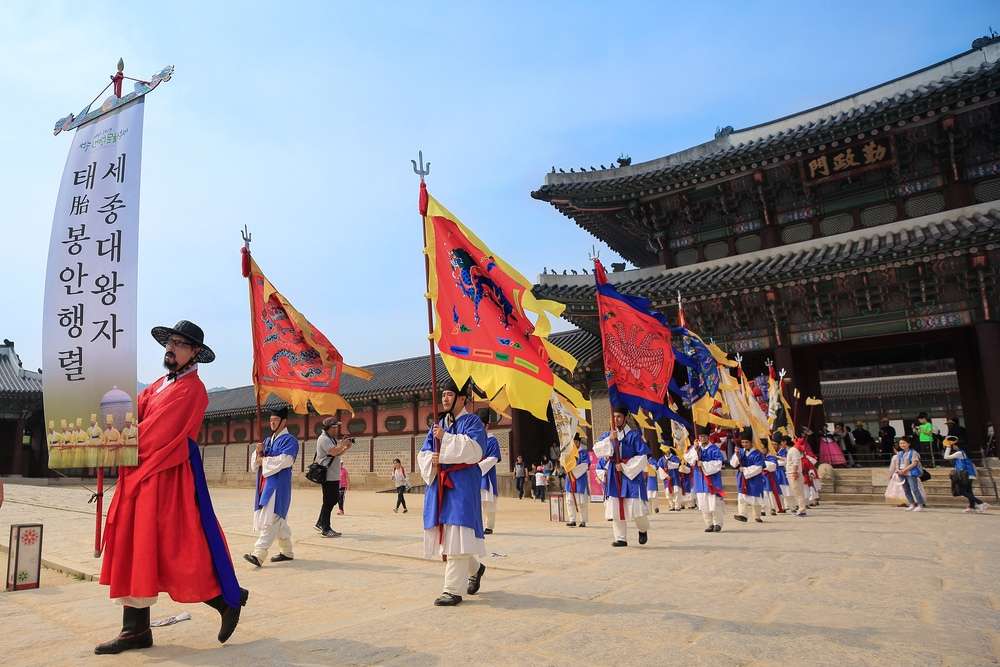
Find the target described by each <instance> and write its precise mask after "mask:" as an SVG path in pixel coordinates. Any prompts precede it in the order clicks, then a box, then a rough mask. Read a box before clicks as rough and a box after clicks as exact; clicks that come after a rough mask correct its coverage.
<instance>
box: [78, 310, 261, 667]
mask: <svg viewBox="0 0 1000 667" xmlns="http://www.w3.org/2000/svg"><path fill="white" fill-rule="evenodd" d="M152 335H153V338H154V339H156V341H157V342H158V343H160V344H161V345H163V346H164V348H166V352H165V353H164V358H163V365H164V367H165V368H166V369H167V371H168V373H167V374H166V375H165V376H164V377H162V378H160V379H159V380H157V381H156V382H154V383H153V384H151V385H149V386H148V387H146V388H145V389H144V390H143V391H142V393H140V394H139V398H138V413H139V465H138V466H137V467H135V468H120V469H119V472H118V487H117V489H116V490H115V495H114V499H113V500H112V501H111V506H110V507H109V508H108V517H107V521H106V522H105V528H104V531H105V532H104V562H103V563H102V566H101V579H100V582H101V583H102V584H104V585H107V586H110V587H111V598H112V599H114V600H115V601H116V602H118V603H119V604H121V605H123V606H124V611H123V615H122V618H123V620H122V631H121V634H119V635H118V636H117V637H116V638H114V639H112V640H111V641H108V642H105V643H103V644H100V645H99V646H97V648H95V649H94V652H95V653H98V654H104V653H121V652H122V651H127V650H130V649H139V648H149V647H150V646H152V645H153V634H152V631H151V630H150V627H149V607H150V605H152V604H153V603H155V602H156V599H157V596H158V595H159V593H160V592H165V593H167V594H168V595H170V597H171V598H172V599H173V600H175V601H177V602H204V603H206V604H208V605H209V606H211V607H212V608H214V609H216V610H217V611H218V612H219V614H220V615H221V616H222V627H221V629H220V630H219V641H220V642H225V641H226V640H227V639H229V637H230V636H231V635H232V633H233V631H234V630H235V629H236V624H237V623H239V619H240V608H241V607H242V606H243V605H244V604H246V600H247V596H248V592H247V591H246V590H245V589H242V588H240V587H239V584H238V583H237V581H236V575H235V572H234V571H233V563H232V559H231V557H230V554H229V548H228V546H227V545H226V538H225V535H224V534H223V533H222V528H221V527H220V526H219V523H218V521H217V519H216V518H215V512H214V510H213V509H212V501H211V498H210V497H209V495H208V487H207V485H206V483H205V473H204V469H203V468H202V464H201V457H200V454H199V451H198V446H197V443H196V442H195V438H196V437H197V435H198V431H199V430H200V429H201V423H202V418H203V417H204V415H205V408H206V407H207V406H208V394H207V393H206V392H205V385H204V384H202V382H201V379H199V377H198V363H210V362H211V361H213V360H214V359H215V353H214V352H212V350H211V348H209V347H208V346H207V345H205V341H204V334H203V333H202V330H201V328H199V327H198V326H197V325H195V324H192V323H191V322H188V321H181V322H178V323H177V324H176V325H175V326H174V327H173V328H170V327H156V328H154V329H153V331H152Z"/></svg>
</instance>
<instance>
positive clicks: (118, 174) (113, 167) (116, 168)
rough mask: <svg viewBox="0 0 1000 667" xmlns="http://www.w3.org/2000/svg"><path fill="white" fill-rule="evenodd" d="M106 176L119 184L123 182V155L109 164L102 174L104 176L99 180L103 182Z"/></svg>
mask: <svg viewBox="0 0 1000 667" xmlns="http://www.w3.org/2000/svg"><path fill="white" fill-rule="evenodd" d="M108 176H113V177H114V179H115V180H116V181H118V182H119V183H124V182H125V153H122V154H121V155H119V156H118V159H117V160H115V161H114V162H111V163H109V165H108V170H107V171H106V172H104V176H101V180H102V181H103V180H104V179H105V178H107V177H108Z"/></svg>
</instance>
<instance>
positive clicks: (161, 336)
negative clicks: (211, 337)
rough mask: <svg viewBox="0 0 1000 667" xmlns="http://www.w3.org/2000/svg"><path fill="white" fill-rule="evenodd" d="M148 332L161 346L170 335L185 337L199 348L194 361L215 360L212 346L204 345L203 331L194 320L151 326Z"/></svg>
mask: <svg viewBox="0 0 1000 667" xmlns="http://www.w3.org/2000/svg"><path fill="white" fill-rule="evenodd" d="M149 333H151V334H152V335H153V338H154V339H155V340H156V342H157V343H159V344H160V345H162V346H163V347H166V346H167V341H168V340H170V337H171V336H180V337H181V338H186V339H188V340H189V341H191V342H192V343H193V344H195V345H197V346H198V347H200V348H201V351H200V352H198V356H197V357H195V359H194V360H195V361H197V362H198V363H199V364H210V363H212V362H213V361H215V352H212V348H210V347H209V346H208V345H205V332H204V331H202V330H201V327H199V326H198V325H197V324H195V323H194V322H188V321H187V320H181V321H180V322H178V323H177V324H175V325H174V326H173V327H153V330H152V331H150V332H149Z"/></svg>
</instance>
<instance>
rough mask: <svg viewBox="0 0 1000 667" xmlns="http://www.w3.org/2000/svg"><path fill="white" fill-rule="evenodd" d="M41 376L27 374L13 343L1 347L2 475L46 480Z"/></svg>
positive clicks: (0, 414)
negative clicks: (43, 478)
mask: <svg viewBox="0 0 1000 667" xmlns="http://www.w3.org/2000/svg"><path fill="white" fill-rule="evenodd" d="M47 463H48V451H47V450H46V443H45V423H44V419H43V416H42V374H41V373H38V372H35V371H29V370H26V369H25V368H23V367H22V366H21V359H20V357H18V356H17V353H16V352H14V343H13V341H9V340H4V341H3V344H2V345H0V475H23V476H26V477H28V476H30V477H40V476H45V475H46V473H47V470H48V465H47Z"/></svg>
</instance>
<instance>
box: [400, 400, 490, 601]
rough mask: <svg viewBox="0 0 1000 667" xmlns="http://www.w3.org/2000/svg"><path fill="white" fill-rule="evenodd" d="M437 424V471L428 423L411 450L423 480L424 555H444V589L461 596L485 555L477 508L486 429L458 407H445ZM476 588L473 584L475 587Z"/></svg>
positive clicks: (431, 432) (479, 509) (479, 575)
mask: <svg viewBox="0 0 1000 667" xmlns="http://www.w3.org/2000/svg"><path fill="white" fill-rule="evenodd" d="M438 424H439V425H440V426H441V428H442V429H444V431H445V433H444V435H443V436H442V437H441V442H440V449H439V451H438V464H439V465H438V470H437V474H435V471H434V469H433V462H432V461H431V457H432V455H433V454H434V431H433V429H431V431H429V432H428V433H427V437H426V438H425V439H424V445H423V447H422V448H421V449H420V453H419V454H417V464H418V465H419V467H420V474H421V476H422V477H423V478H424V482H425V483H426V484H427V491H426V493H425V494H424V557H425V558H431V559H436V558H442V557H443V558H444V560H445V570H444V592H445V593H447V594H449V595H451V596H453V597H455V598H458V599H459V601H460V600H461V596H462V594H463V593H466V592H468V590H469V585H468V583H467V582H468V580H470V579H472V578H474V577H481V576H482V572H481V570H485V567H484V566H483V565H482V564H481V563H480V561H479V559H480V557H483V556H485V555H486V541H485V540H484V535H485V533H484V532H483V512H482V504H481V500H482V493H481V491H482V469H481V468H480V467H479V465H478V464H479V462H480V461H482V460H483V452H484V451H486V447H487V443H486V429H484V428H483V422H482V420H481V419H480V418H479V417H477V416H476V415H471V414H469V413H468V412H466V411H465V410H464V409H463V410H462V412H461V414H459V415H458V417H453V416H452V414H451V413H447V414H445V415H444V417H442V418H441V420H439V421H438ZM477 590H478V589H477Z"/></svg>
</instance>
